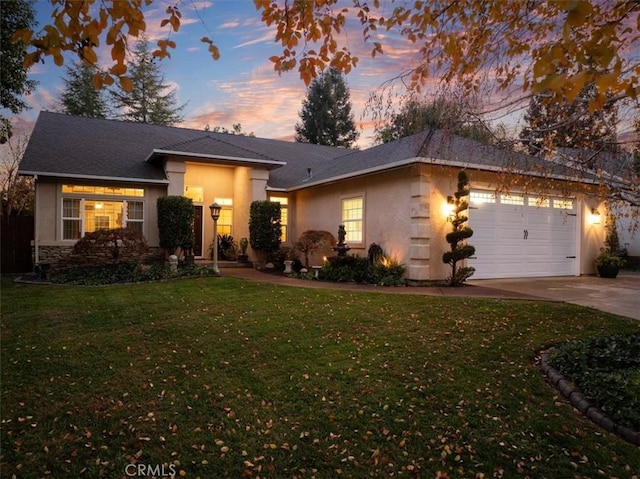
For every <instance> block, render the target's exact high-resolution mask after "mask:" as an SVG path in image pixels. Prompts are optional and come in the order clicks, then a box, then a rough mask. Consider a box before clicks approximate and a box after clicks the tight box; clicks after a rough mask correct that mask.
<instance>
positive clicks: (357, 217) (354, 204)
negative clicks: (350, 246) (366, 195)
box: [342, 196, 364, 243]
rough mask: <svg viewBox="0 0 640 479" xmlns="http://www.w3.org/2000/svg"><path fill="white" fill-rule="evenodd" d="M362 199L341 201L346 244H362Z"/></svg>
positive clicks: (359, 197)
mask: <svg viewBox="0 0 640 479" xmlns="http://www.w3.org/2000/svg"><path fill="white" fill-rule="evenodd" d="M363 222H364V199H363V197H362V196H358V197H354V198H344V199H343V200H342V224H343V225H344V230H345V232H346V234H347V237H346V240H345V241H346V242H347V243H362V242H363V238H364V234H363V231H364V228H363Z"/></svg>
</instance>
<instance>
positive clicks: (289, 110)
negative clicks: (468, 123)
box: [18, 0, 416, 146]
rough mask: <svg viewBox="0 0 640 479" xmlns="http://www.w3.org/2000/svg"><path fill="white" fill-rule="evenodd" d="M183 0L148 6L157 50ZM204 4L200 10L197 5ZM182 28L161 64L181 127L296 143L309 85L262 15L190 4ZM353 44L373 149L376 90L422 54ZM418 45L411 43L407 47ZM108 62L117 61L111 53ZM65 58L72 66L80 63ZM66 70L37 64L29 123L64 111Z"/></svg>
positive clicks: (41, 15)
mask: <svg viewBox="0 0 640 479" xmlns="http://www.w3.org/2000/svg"><path fill="white" fill-rule="evenodd" d="M174 4H175V1H167V0H158V1H155V2H153V4H152V5H151V7H150V8H147V9H145V16H146V22H147V36H148V37H149V39H150V40H151V46H154V45H155V41H157V40H158V39H159V38H166V37H167V33H168V29H167V28H164V29H160V28H159V25H160V21H161V20H162V19H163V18H165V17H166V14H165V10H166V7H167V6H168V5H174ZM194 6H195V7H197V11H196V8H194ZM36 8H37V19H38V22H39V25H38V26H39V28H42V27H43V26H44V25H46V24H47V23H49V22H50V15H51V12H52V6H51V5H50V3H48V2H46V1H44V0H40V1H38V2H37V3H36ZM180 10H181V12H182V15H183V17H182V24H181V28H180V31H179V32H178V33H177V34H176V33H172V34H171V39H172V40H174V41H175V42H176V43H177V49H176V50H172V51H171V54H172V57H171V58H170V59H165V60H162V61H161V62H160V63H159V67H160V69H161V71H162V72H163V74H164V75H165V81H166V82H167V83H169V84H171V85H172V86H175V87H176V91H177V97H178V100H179V102H180V104H183V103H186V108H185V110H184V122H183V123H181V124H180V125H177V126H182V127H187V128H196V129H200V128H204V127H205V126H206V125H207V124H208V125H209V126H210V127H211V128H213V127H215V126H222V127H226V128H229V129H231V127H232V125H233V124H235V123H240V124H241V125H242V128H243V130H244V131H245V132H253V133H254V134H255V135H256V136H260V137H266V138H278V139H288V140H292V139H293V136H294V134H295V130H294V125H295V124H296V122H297V121H299V115H298V114H299V111H300V110H301V107H302V102H303V100H304V99H305V97H306V87H305V85H304V83H303V82H302V80H300V78H299V76H298V73H297V71H292V72H288V73H285V74H282V75H278V74H277V73H276V72H275V71H274V70H273V64H272V63H271V62H270V61H269V57H270V56H272V55H276V54H279V53H281V49H280V48H279V45H278V44H276V43H275V42H274V35H275V33H274V30H273V29H272V28H269V27H267V26H266V25H265V24H264V23H262V21H261V20H260V14H259V12H258V11H257V10H256V9H255V7H254V5H253V2H252V1H250V0H240V1H238V0H210V1H193V2H191V1H187V2H183V3H182V4H181V5H180ZM347 35H349V36H348V37H347V38H348V41H349V45H350V47H351V48H352V49H353V50H354V51H357V52H358V56H359V57H360V63H359V64H358V67H357V68H356V69H355V70H353V71H352V72H351V73H350V74H349V75H347V76H346V77H345V79H346V81H347V84H348V86H349V89H350V93H351V103H352V107H353V110H354V117H355V120H356V122H357V123H358V124H359V125H361V126H362V127H363V131H362V132H361V137H360V140H359V145H361V146H368V145H370V144H371V142H372V139H371V135H372V127H371V118H370V117H367V118H363V116H362V113H363V109H364V107H365V104H366V102H367V100H368V98H369V95H370V93H371V92H372V91H373V90H374V89H376V88H377V87H379V86H380V85H381V84H382V83H383V82H384V81H385V80H388V79H390V78H393V77H394V76H395V75H397V74H398V73H399V72H400V71H402V70H404V69H405V68H406V66H407V65H409V64H410V63H411V58H412V57H413V54H412V52H411V50H413V51H415V50H416V48H415V46H413V48H412V49H411V50H403V49H402V48H400V47H399V46H398V45H389V46H388V48H386V49H385V55H383V56H378V57H376V58H375V59H372V58H371V55H370V46H368V45H365V44H364V43H363V41H362V39H361V38H362V35H361V32H360V31H358V30H357V29H353V30H352V31H350V32H349V33H347ZM203 36H208V37H209V38H211V39H212V40H213V41H214V42H215V44H216V45H217V46H218V47H219V49H220V54H221V57H220V59H219V60H217V61H216V60H213V59H212V58H211V56H210V54H209V53H208V52H207V45H206V44H204V43H202V42H200V38H201V37H203ZM406 47H407V48H411V46H410V45H406ZM101 55H102V58H106V59H108V60H110V56H109V53H108V52H107V51H106V50H104V49H103V50H102V51H101ZM73 59H74V57H73V56H72V55H67V56H65V62H66V63H65V66H66V64H70V60H73ZM64 74H65V67H57V66H55V64H54V63H53V60H52V58H51V57H47V58H46V60H45V64H44V65H43V64H38V65H36V66H34V67H33V68H32V70H31V72H30V78H32V79H34V80H37V81H38V82H39V84H38V87H37V89H36V91H35V92H34V94H33V95H31V96H29V97H28V98H27V102H28V104H29V105H30V106H31V108H32V109H31V110H29V111H25V112H23V113H22V114H20V115H19V116H18V117H19V120H20V121H19V123H20V124H22V123H23V122H24V126H26V127H28V124H30V123H32V122H34V121H35V119H36V118H37V115H38V112H39V111H41V110H58V109H59V108H60V105H59V104H58V103H57V98H59V96H60V92H61V89H62V87H63V82H62V77H63V76H64Z"/></svg>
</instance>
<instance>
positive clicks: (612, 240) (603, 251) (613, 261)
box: [596, 214, 624, 278]
mask: <svg viewBox="0 0 640 479" xmlns="http://www.w3.org/2000/svg"><path fill="white" fill-rule="evenodd" d="M604 243H605V247H604V248H600V254H599V255H598V256H597V257H596V268H597V269H598V274H599V275H600V277H601V278H615V277H616V276H618V272H619V271H620V268H622V267H623V266H624V260H623V259H622V258H621V257H620V240H619V239H618V230H617V228H616V218H615V216H613V215H612V214H609V216H608V217H607V236H606V238H605V240H604Z"/></svg>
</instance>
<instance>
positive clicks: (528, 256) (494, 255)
mask: <svg viewBox="0 0 640 479" xmlns="http://www.w3.org/2000/svg"><path fill="white" fill-rule="evenodd" d="M576 218H577V217H576V202H575V200H573V199H570V198H569V199H567V198H554V197H550V198H544V199H541V198H536V197H533V196H526V195H518V194H511V195H501V194H498V195H494V193H493V192H488V191H480V190H473V191H471V195H470V198H469V226H470V227H471V228H472V229H473V236H472V237H471V238H470V239H469V244H472V245H473V246H475V248H476V254H475V257H474V258H471V259H469V260H468V264H469V266H473V267H474V268H476V272H475V274H474V275H473V278H474V279H482V278H517V277H531V276H570V275H573V274H574V272H575V265H576V261H577V259H576Z"/></svg>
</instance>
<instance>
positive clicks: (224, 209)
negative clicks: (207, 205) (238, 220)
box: [213, 198, 233, 236]
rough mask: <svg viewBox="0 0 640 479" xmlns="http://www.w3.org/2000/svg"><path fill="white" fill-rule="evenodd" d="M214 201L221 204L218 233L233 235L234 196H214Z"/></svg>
mask: <svg viewBox="0 0 640 479" xmlns="http://www.w3.org/2000/svg"><path fill="white" fill-rule="evenodd" d="M213 201H214V202H216V203H218V204H219V205H220V206H221V208H220V218H218V234H219V235H220V236H224V235H230V236H233V198H214V200H213Z"/></svg>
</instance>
